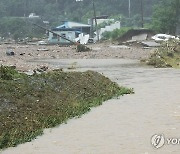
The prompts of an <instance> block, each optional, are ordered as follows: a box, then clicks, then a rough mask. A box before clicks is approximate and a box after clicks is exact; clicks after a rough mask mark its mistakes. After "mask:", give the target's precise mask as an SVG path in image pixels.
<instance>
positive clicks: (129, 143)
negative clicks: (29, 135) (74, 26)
mask: <svg viewBox="0 0 180 154" xmlns="http://www.w3.org/2000/svg"><path fill="white" fill-rule="evenodd" d="M43 62H49V63H51V64H52V65H54V66H56V67H57V66H58V67H64V68H68V67H69V65H71V64H72V63H76V68H77V69H76V70H79V71H85V70H95V71H98V72H101V73H103V74H104V75H106V76H107V77H109V78H110V79H112V80H113V81H116V82H117V83H119V84H121V85H123V86H128V87H133V88H134V90H135V94H133V95H125V96H123V97H120V99H113V100H110V101H108V102H105V103H104V104H103V105H102V106H100V107H97V108H93V109H92V111H91V112H89V113H88V114H86V115H84V116H82V117H81V118H79V119H72V120H70V121H68V123H67V124H63V125H61V126H59V127H57V128H53V129H48V130H45V134H44V135H43V136H40V137H38V138H37V139H36V140H34V141H32V142H30V143H26V144H23V145H19V146H18V147H15V148H9V149H7V150H5V151H3V152H2V154H24V153H26V154H49V153H52V154H59V153H61V154H120V153H122V154H123V153H124V154H154V153H157V154H169V153H172V154H179V151H180V145H167V143H165V145H164V146H163V147H161V148H160V149H156V148H154V147H153V146H152V145H151V137H152V136H153V135H154V134H164V136H165V138H166V139H167V138H180V135H179V131H180V95H179V93H180V71H179V70H174V69H154V68H149V67H142V66H140V65H139V64H138V62H137V61H133V60H115V59H112V60H111V59H109V60H100V59H99V60H56V61H53V60H45V61H43Z"/></svg>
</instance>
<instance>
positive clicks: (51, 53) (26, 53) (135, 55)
mask: <svg viewBox="0 0 180 154" xmlns="http://www.w3.org/2000/svg"><path fill="white" fill-rule="evenodd" d="M88 47H90V48H91V49H92V50H91V51H89V52H77V51H76V46H69V47H59V46H58V45H52V46H43V45H21V44H1V45H0V65H8V66H9V65H13V66H16V68H17V69H18V70H21V71H28V70H34V69H36V68H39V67H41V66H47V65H48V68H49V69H51V66H50V65H49V64H44V63H38V64H36V63H31V62H28V61H30V60H33V59H121V58H125V59H144V58H147V57H148V56H149V55H150V53H151V52H152V51H153V50H154V49H144V48H143V47H138V46H129V47H127V46H119V45H116V44H111V43H100V44H90V45H88ZM10 49H11V50H12V51H13V52H14V53H15V55H13V56H8V55H7V54H6V52H7V51H8V50H10ZM44 49H45V50H48V51H44ZM38 50H39V51H38Z"/></svg>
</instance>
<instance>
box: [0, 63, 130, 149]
mask: <svg viewBox="0 0 180 154" xmlns="http://www.w3.org/2000/svg"><path fill="white" fill-rule="evenodd" d="M0 87H1V88H0V119H1V121H0V149H3V148H7V147H10V146H16V145H17V144H20V143H24V142H29V141H31V140H32V139H34V138H35V137H36V136H38V135H40V134H42V133H43V129H44V128H50V127H55V126H57V125H59V124H61V123H64V122H66V121H67V120H68V119H70V118H73V117H80V116H81V115H82V114H84V113H86V112H88V111H90V109H91V107H94V106H98V105H101V104H102V102H103V101H106V100H108V99H111V98H112V97H117V96H120V95H123V94H130V93H132V92H133V90H132V89H127V88H124V87H119V86H118V85H117V84H116V83H114V82H111V81H110V80H109V79H108V78H106V77H104V76H102V75H101V74H99V73H96V72H92V71H87V72H83V73H80V72H63V71H61V70H54V71H52V72H48V73H43V74H40V75H37V74H35V75H33V76H27V75H25V74H20V73H18V72H17V71H15V70H14V69H13V68H10V67H5V66H1V67H0Z"/></svg>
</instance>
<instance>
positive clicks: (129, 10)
mask: <svg viewBox="0 0 180 154" xmlns="http://www.w3.org/2000/svg"><path fill="white" fill-rule="evenodd" d="M129 18H131V0H129Z"/></svg>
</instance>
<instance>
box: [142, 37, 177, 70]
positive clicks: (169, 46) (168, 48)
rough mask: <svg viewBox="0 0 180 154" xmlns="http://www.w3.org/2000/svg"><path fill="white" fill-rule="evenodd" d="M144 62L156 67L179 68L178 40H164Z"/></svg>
mask: <svg viewBox="0 0 180 154" xmlns="http://www.w3.org/2000/svg"><path fill="white" fill-rule="evenodd" d="M145 62H146V64H148V65H152V66H154V67H156V68H166V67H173V68H180V41H177V40H170V41H167V42H164V43H163V44H162V46H161V47H159V48H158V49H156V50H155V51H154V52H153V53H152V54H151V56H150V57H149V58H148V59H146V60H145Z"/></svg>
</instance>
